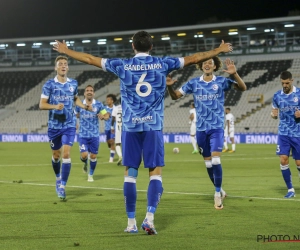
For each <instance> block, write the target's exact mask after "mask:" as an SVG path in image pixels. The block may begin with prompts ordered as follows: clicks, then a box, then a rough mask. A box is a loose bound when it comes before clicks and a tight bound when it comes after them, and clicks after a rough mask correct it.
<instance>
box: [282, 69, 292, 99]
mask: <svg viewBox="0 0 300 250" xmlns="http://www.w3.org/2000/svg"><path fill="white" fill-rule="evenodd" d="M280 81H281V85H282V90H283V92H284V93H285V94H289V93H291V92H292V90H293V77H292V74H291V72H289V71H283V72H281V74H280Z"/></svg>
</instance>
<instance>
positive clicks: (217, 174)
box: [212, 164, 222, 192]
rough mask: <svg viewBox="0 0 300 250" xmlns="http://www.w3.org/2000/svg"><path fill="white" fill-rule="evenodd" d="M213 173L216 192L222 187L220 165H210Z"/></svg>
mask: <svg viewBox="0 0 300 250" xmlns="http://www.w3.org/2000/svg"><path fill="white" fill-rule="evenodd" d="M212 169H213V173H214V177H215V178H214V183H215V187H216V192H220V191H221V187H222V166H221V164H217V165H212Z"/></svg>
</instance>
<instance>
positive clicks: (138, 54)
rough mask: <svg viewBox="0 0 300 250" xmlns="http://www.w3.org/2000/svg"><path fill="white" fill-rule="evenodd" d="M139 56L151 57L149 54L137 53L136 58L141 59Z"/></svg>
mask: <svg viewBox="0 0 300 250" xmlns="http://www.w3.org/2000/svg"><path fill="white" fill-rule="evenodd" d="M139 56H150V55H149V54H147V53H137V54H136V55H135V56H134V57H139Z"/></svg>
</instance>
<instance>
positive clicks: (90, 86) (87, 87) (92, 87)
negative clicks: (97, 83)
mask: <svg viewBox="0 0 300 250" xmlns="http://www.w3.org/2000/svg"><path fill="white" fill-rule="evenodd" d="M89 87H90V88H92V89H93V91H94V90H95V89H94V86H92V85H90V84H89V85H88V86H86V87H85V88H84V91H85V90H86V89H87V88H89Z"/></svg>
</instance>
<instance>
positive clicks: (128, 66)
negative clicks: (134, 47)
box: [124, 63, 162, 70]
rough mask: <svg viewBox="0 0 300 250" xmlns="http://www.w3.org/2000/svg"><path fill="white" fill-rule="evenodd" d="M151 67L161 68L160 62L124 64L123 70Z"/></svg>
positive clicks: (149, 68)
mask: <svg viewBox="0 0 300 250" xmlns="http://www.w3.org/2000/svg"><path fill="white" fill-rule="evenodd" d="M151 69H162V65H161V64H160V63H151V64H141V65H139V64H137V65H134V64H125V65H124V70H151Z"/></svg>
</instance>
